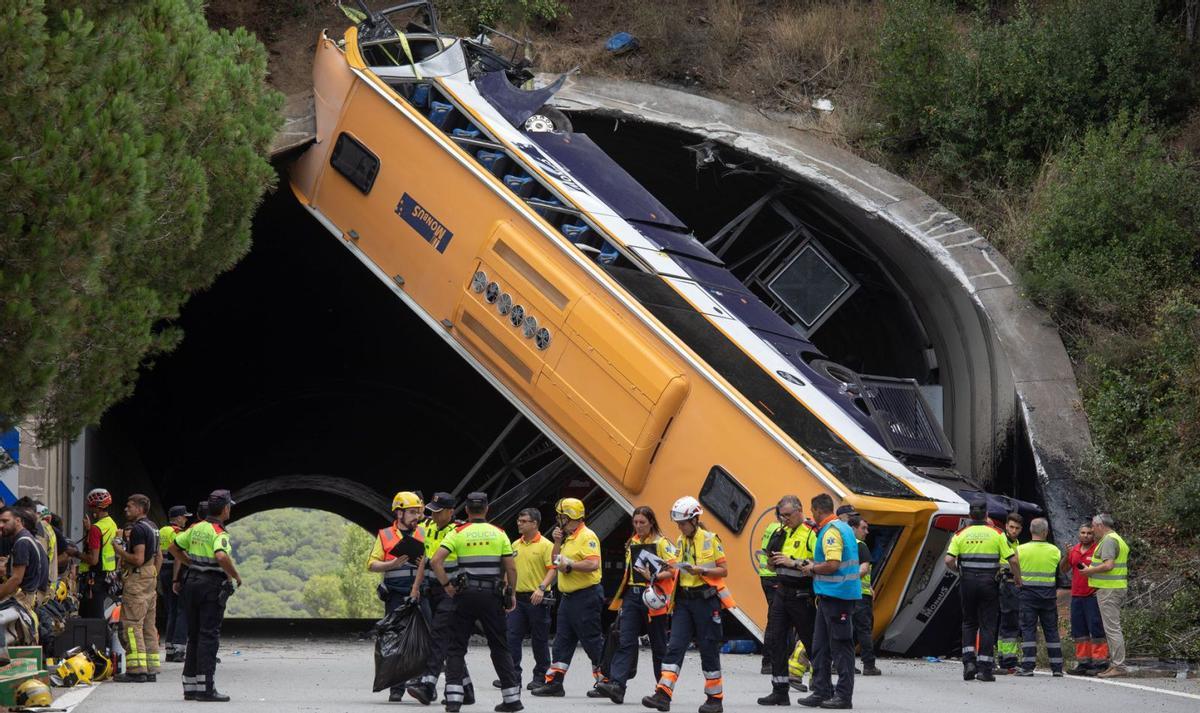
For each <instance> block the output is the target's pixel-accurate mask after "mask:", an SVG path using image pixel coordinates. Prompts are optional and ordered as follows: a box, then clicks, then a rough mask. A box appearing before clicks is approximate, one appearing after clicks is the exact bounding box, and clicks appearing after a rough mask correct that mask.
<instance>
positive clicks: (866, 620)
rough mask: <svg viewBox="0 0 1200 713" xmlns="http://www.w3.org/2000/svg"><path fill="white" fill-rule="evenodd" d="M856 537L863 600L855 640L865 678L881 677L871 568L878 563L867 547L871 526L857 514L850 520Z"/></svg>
mask: <svg viewBox="0 0 1200 713" xmlns="http://www.w3.org/2000/svg"><path fill="white" fill-rule="evenodd" d="M846 524H847V525H849V526H850V529H851V530H854V537H855V539H857V540H858V577H859V580H860V581H861V582H862V599H860V600H858V605H857V606H856V607H855V609H854V639H855V640H856V641H857V642H858V651H859V655H860V656H861V657H862V666H863V667H862V675H864V676H881V675H883V672H882V671H880V670H879V668H878V667H876V666H875V638H874V637H875V609H874V606H875V590H874V589H872V588H871V568H872V567H873V566H874V564H875V556H874V555H873V554H871V548H870V547H867V534H868V533H869V532H870V531H871V527H870V525H869V524H868V523H867V521H866V520H864V519H863V516H862V515H859V514H858V513H854V514H853V515H851V516H850V519H849V520H847V521H846Z"/></svg>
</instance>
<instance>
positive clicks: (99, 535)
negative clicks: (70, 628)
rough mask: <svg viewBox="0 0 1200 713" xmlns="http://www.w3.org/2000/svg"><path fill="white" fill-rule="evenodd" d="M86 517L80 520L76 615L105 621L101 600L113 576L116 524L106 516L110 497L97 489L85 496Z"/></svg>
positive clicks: (114, 569)
mask: <svg viewBox="0 0 1200 713" xmlns="http://www.w3.org/2000/svg"><path fill="white" fill-rule="evenodd" d="M86 503H87V515H86V516H85V517H84V519H83V530H84V532H85V533H86V535H85V538H84V548H83V552H82V553H80V555H79V560H80V561H79V594H80V601H79V616H80V617H83V618H85V619H103V618H104V599H105V597H107V596H108V591H109V586H110V585H111V583H112V580H113V579H114V578H115V577H116V572H117V552H116V550H115V549H113V539H115V538H116V536H117V523H115V522H113V519H112V518H111V517H109V516H108V508H109V507H110V506H111V505H112V494H111V493H109V492H108V491H107V490H105V489H104V488H96V489H94V490H92V491H91V492H89V493H88V494H87V499H86Z"/></svg>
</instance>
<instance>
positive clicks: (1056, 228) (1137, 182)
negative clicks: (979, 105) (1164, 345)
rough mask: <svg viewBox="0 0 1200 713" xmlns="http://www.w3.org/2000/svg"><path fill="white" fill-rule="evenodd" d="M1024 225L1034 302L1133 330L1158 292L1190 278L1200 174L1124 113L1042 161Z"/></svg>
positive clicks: (1026, 274)
mask: <svg viewBox="0 0 1200 713" xmlns="http://www.w3.org/2000/svg"><path fill="white" fill-rule="evenodd" d="M1026 228H1027V231H1026V232H1027V243H1026V246H1025V250H1024V254H1023V255H1021V256H1020V258H1019V265H1020V267H1021V269H1022V273H1023V278H1024V281H1025V284H1026V287H1027V288H1028V290H1029V293H1030V296H1031V297H1032V298H1033V299H1034V300H1035V301H1037V302H1039V303H1041V304H1043V305H1045V306H1046V307H1048V308H1049V309H1050V311H1051V312H1052V313H1053V314H1054V315H1055V317H1057V318H1058V319H1059V320H1060V321H1061V322H1065V323H1067V324H1071V323H1076V322H1079V321H1080V320H1091V321H1094V322H1097V323H1099V324H1103V325H1107V326H1109V327H1113V328H1120V327H1122V326H1128V325H1135V324H1139V323H1141V322H1143V321H1144V320H1145V319H1146V318H1147V317H1148V314H1147V310H1148V309H1152V306H1153V301H1154V299H1155V297H1156V295H1158V294H1159V293H1160V292H1161V291H1162V290H1164V289H1166V288H1173V287H1178V286H1180V285H1187V284H1194V283H1195V282H1196V278H1195V271H1194V264H1195V263H1194V261H1195V260H1196V259H1197V256H1198V254H1200V252H1198V251H1200V172H1198V171H1197V170H1196V167H1195V166H1194V165H1191V164H1189V163H1186V162H1183V161H1175V160H1172V159H1171V158H1170V157H1169V156H1168V154H1167V151H1166V149H1165V148H1164V146H1163V142H1162V140H1161V138H1160V137H1159V136H1158V134H1157V133H1155V131H1154V130H1152V129H1151V128H1150V127H1148V125H1147V124H1146V123H1145V122H1144V121H1141V120H1139V119H1137V118H1134V117H1131V116H1130V115H1129V114H1121V115H1120V116H1119V117H1118V118H1117V119H1116V120H1114V121H1113V122H1111V123H1110V124H1108V125H1107V126H1104V127H1100V128H1096V129H1093V130H1091V131H1088V132H1087V133H1086V134H1085V135H1084V137H1083V138H1082V140H1080V141H1077V142H1074V143H1072V144H1070V145H1069V146H1067V147H1066V148H1065V149H1064V150H1063V151H1062V152H1061V153H1059V154H1058V155H1057V156H1055V157H1054V158H1053V159H1052V160H1050V161H1049V162H1048V164H1047V168H1046V171H1045V173H1044V175H1043V179H1042V185H1041V186H1039V189H1038V191H1037V193H1036V196H1035V199H1034V201H1033V205H1032V206H1031V210H1030V215H1029V218H1028V222H1027V225H1026Z"/></svg>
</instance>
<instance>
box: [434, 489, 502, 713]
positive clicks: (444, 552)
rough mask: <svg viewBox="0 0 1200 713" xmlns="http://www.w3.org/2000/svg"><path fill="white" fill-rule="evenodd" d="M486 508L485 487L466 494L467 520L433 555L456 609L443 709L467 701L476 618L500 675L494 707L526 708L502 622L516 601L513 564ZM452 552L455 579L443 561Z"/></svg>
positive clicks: (458, 706) (452, 709)
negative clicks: (469, 649) (468, 663)
mask: <svg viewBox="0 0 1200 713" xmlns="http://www.w3.org/2000/svg"><path fill="white" fill-rule="evenodd" d="M487 509H488V499H487V494H486V493H470V494H468V495H467V502H466V511H467V518H468V520H469V521H468V522H467V524H466V525H463V526H462V527H459V528H457V529H455V531H454V532H453V533H451V534H449V535H447V536H446V538H445V539H444V540H442V544H441V545H440V546H439V547H438V550H437V553H436V554H434V556H433V560H432V566H433V572H434V576H436V577H437V581H438V583H439V584H441V585H442V588H443V589H444V590H445V591H446V596H448V597H451V598H453V599H455V609H456V616H455V617H454V624H455V627H454V636H453V637H452V639H451V641H450V653H449V657H448V658H447V660H446V700H445V706H446V711H447V713H457V711H459V710H461V709H462V706H463V705H464V704H466V700H465V693H466V691H465V687H464V679H463V677H464V675H465V670H466V669H465V666H464V661H465V659H466V654H467V643H468V642H469V641H470V639H471V634H472V633H473V632H474V631H475V625H476V623H478V624H479V626H480V628H481V629H482V630H483V635H484V637H485V638H487V645H488V649H489V651H490V652H491V656H492V666H493V667H494V668H495V669H496V677H497V678H499V679H500V696H501V702H500V704H499V705H497V706H496V707H495V708H494V709H493V710H495V711H497V713H511V712H512V711H519V710H524V708H525V706H523V705H521V679H520V677H519V676H518V675H517V670H516V668H515V667H514V666H513V660H512V654H511V653H510V652H509V649H508V637H507V636H505V627H504V615H505V613H508V612H512V611H513V610H514V609H516V607H517V601H516V595H515V592H514V591H513V586H514V585H516V583H517V567H516V563H515V562H514V561H513V549H512V543H511V542H509V541H508V535H507V534H505V532H504V530H501V529H500V528H498V527H496V526H495V525H492V524H489V523H488V522H487ZM451 556H453V557H455V558H456V559H457V560H458V574H457V575H456V577H455V579H454V580H451V579H450V574H449V573H447V572H446V567H445V563H446V560H447V559H448V558H450V557H451Z"/></svg>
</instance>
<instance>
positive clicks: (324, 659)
mask: <svg viewBox="0 0 1200 713" xmlns="http://www.w3.org/2000/svg"><path fill="white" fill-rule="evenodd" d="M648 654H649V652H648V651H643V654H642V656H640V657H639V658H640V662H639V663H640V668H639V671H638V675H637V677H636V678H635V679H634V680H633V681H631V682H630V686H629V694H628V695H627V697H626V702H625V705H624V706H623V708H624V710H628V711H635V710H647V709H645V708H642V706H641V705H640V703H639V701H640V700H641V697H642V696H643V695H646V694H648V693H650V692H651V688H652V682H651V675H652V674H651V673H650V657H649V655H648ZM525 655H526V656H527V657H528V656H529V652H528V651H526V654H525ZM221 657H222V659H223V663H222V664H221V665H220V666H219V667H218V669H217V685H218V687H219V688H220V690H222V691H224V692H225V693H228V694H229V695H231V696H232V697H233V702H232V703H230V704H226V705H224V706H216V707H215V708H216V709H217V710H220V711H227V712H228V713H268V712H273V711H321V712H326V711H327V712H329V713H348V712H350V711H380V710H382V709H383V708H384V707H385V706H389V707H391V708H392V709H394V710H409V711H417V710H421V709H422V708H423V707H422V706H420V705H419V704H417V703H415V702H413V701H409V700H406V701H405V702H404V703H400V704H388V703H387V694H386V693H371V690H370V689H371V678H372V675H373V670H374V668H373V667H374V659H373V654H372V648H371V642H369V641H358V640H352V639H347V638H332V637H330V638H317V639H307V640H306V639H300V638H290V639H288V638H262V637H252V636H244V637H226V640H225V641H224V642H223V646H222V651H221ZM527 660H528V659H527ZM580 661H586V659H585V657H584V656H583V652H582V650H581V651H579V652H578V653H577V655H576V662H577V663H578V662H580ZM468 666H469V667H470V669H471V670H472V671H473V672H475V678H476V680H477V682H478V683H477V685H478V684H482V685H480V686H478V687H479V693H480V694H481V695H480V696H479V703H477V704H476V705H474V706H468V707H467V708H466V709H465V710H469V711H473V712H474V713H487V712H489V711H491V709H492V706H494V705H495V704H496V703H499V702H500V695H499V691H497V690H495V689H493V688H492V687H491V685H490V684H491V681H492V679H493V678H494V675H493V671H492V670H491V663H490V661H489V659H488V658H487V651H486V649H484V648H480V647H473V648H472V649H471V651H470V653H469V654H468ZM722 666H723V667H724V671H725V710H726V711H746V712H747V713H749V712H750V711H760V710H763V709H762V708H761V707H760V706H758V705H757V704H756V703H755V699H756V698H758V697H759V696H762V695H765V694H766V693H767V692H768V690H769V685H768V683H767V679H766V678H765V677H763V676H761V675H759V673H758V666H759V659H758V657H757V656H745V655H740V656H737V655H728V656H723V657H722ZM879 667H880V668H881V669H883V672H884V675H883V676H881V677H879V678H865V679H864V678H859V679H858V680H857V681H856V684H857V685H856V690H855V695H854V707H855V709H856V710H878V711H888V712H889V713H905V712H908V711H912V712H913V713H917V712H920V713H927V712H928V711H931V710H935V711H936V710H943V711H949V710H964V711H966V710H969V711H971V713H1012V712H1013V711H1014V710H1025V711H1052V712H1055V713H1069V712H1073V711H1087V712H1088V713H1103V712H1105V711H1111V712H1113V713H1128V711H1134V710H1136V711H1139V713H1142V712H1158V711H1162V712H1164V713H1175V712H1178V713H1185V712H1186V713H1195V711H1197V710H1200V681H1197V680H1195V679H1192V680H1181V681H1177V680H1172V679H1137V680H1127V681H1121V682H1119V683H1104V682H1100V681H1097V680H1095V679H1075V678H1069V677H1068V678H1051V677H1050V676H1048V675H1039V676H1036V677H1034V678H1012V677H1009V678H1001V679H999V680H997V682H996V683H991V684H985V683H976V682H971V683H967V682H964V681H962V680H961V675H960V673H959V671H960V669H959V667H958V664H957V663H927V662H925V661H923V660H918V661H912V660H883V661H881V662H880V664H879ZM181 669H182V665H181V664H167V665H166V666H165V669H164V671H163V673H162V674H160V675H159V680H158V682H157V683H154V684H115V683H103V684H100V685H98V686H96V687H94V688H93V689H92V690H91V691H90V692H89V693H87V695H86V698H84V699H83V700H82V702H79V703H75V704H74V705H69V709H70V710H73V711H74V712H77V713H130V712H131V711H136V710H142V711H155V712H156V713H157V712H160V711H183V710H193V709H196V708H200V709H208V708H210V706H205V705H202V704H199V703H188V702H184V701H183V700H182V687H181V685H180V678H179V676H180V671H181ZM586 669H587V667H586V666H582V667H579V668H577V669H573V670H572V672H571V673H570V675H569V676H568V678H567V697H566V698H548V699H547V698H534V697H532V696H530V695H528V693H527V692H526V693H525V694H524V695H523V697H522V701H523V702H524V704H525V709H526V710H528V711H530V712H531V713H538V712H544V713H559V712H561V711H563V710H566V709H567V708H568V707H569V708H570V709H571V710H572V711H576V712H578V713H598V712H601V711H609V712H611V711H613V710H614V708H615V706H613V704H612V703H610V702H608V701H607V700H603V699H601V700H600V701H596V700H593V699H589V698H585V697H584V692H585V691H586V689H587V687H589V686H590V678H591V676H590V673H589V672H588V671H587V670H586ZM701 683H702V682H701V679H700V669H699V659H698V657H697V655H696V653H695V652H691V653H689V655H688V658H687V660H686V661H685V662H684V667H683V673H682V675H681V676H680V681H679V686H678V691H679V692H678V694H677V696H676V699H675V705H674V707H673V708H674V710H675V711H686V712H688V713H690V712H691V711H695V710H696V708H697V706H699V705H700V703H702V702H703V696H702V694H701ZM84 693H85V691H84V690H81V689H73V690H71V691H67V692H65V694H64V695H65V696H66V697H65V698H64V699H63V701H62V702H63V703H68V704H70V703H72V702H73V701H72V699H76V698H79V697H81V696H82V695H83V694H84ZM793 706H795V697H793ZM424 710H428V711H431V713H438V712H440V711H442V710H443V708H442V707H441V705H440V702H439V703H435V704H433V705H432V706H429V707H428V708H425V709H424ZM791 710H796V708H791Z"/></svg>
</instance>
